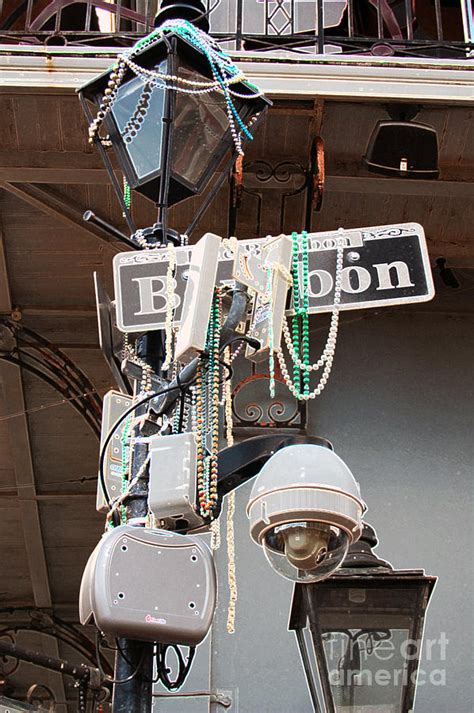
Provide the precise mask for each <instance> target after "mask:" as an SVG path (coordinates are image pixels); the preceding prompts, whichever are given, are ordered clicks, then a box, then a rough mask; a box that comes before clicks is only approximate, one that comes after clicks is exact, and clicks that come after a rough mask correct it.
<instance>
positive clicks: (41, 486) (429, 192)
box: [0, 90, 474, 710]
mask: <svg viewBox="0 0 474 713" xmlns="http://www.w3.org/2000/svg"><path fill="white" fill-rule="evenodd" d="M382 118H387V113H386V111H385V109H384V107H383V106H382V105H380V104H372V103H370V102H363V101H362V102H357V103H355V102H354V103H348V102H326V103H325V104H324V103H322V102H316V103H313V102H307V101H305V102H300V103H299V102H297V101H292V102H291V103H290V102H285V103H279V104H277V105H275V107H274V108H273V109H272V110H271V111H270V112H269V114H268V117H267V119H266V121H265V123H264V125H263V126H261V128H260V129H259V131H258V133H257V135H256V137H255V140H254V141H253V142H252V144H251V145H250V146H249V147H248V149H247V154H246V161H247V162H252V161H256V160H257V159H258V160H264V161H266V162H268V163H269V164H271V166H272V167H275V166H276V165H277V164H280V163H282V162H289V163H291V164H299V165H301V166H302V167H303V168H306V167H307V165H308V160H309V148H310V144H311V140H312V137H313V136H314V135H315V134H317V133H318V134H320V135H321V136H322V137H323V140H324V146H325V157H326V189H325V194H324V201H323V207H322V210H321V211H320V212H319V213H314V214H313V217H312V226H313V229H314V230H326V229H335V228H338V227H340V226H342V227H347V228H353V227H362V226H370V225H381V224H389V223H398V222H405V221H417V222H420V223H421V224H422V225H423V226H424V227H425V231H426V235H427V238H428V245H429V251H430V255H431V257H432V259H433V263H434V261H435V259H436V258H437V257H439V256H443V257H445V258H446V260H447V264H448V265H450V266H453V267H458V268H467V267H469V266H474V235H473V229H472V226H473V225H474V200H473V198H474V122H473V121H472V119H473V111H472V110H471V109H469V108H465V107H449V106H437V107H435V108H431V107H425V108H422V109H421V111H420V114H419V115H418V117H417V121H420V122H423V123H426V124H429V125H431V126H434V127H435V128H436V130H437V132H438V137H439V146H440V170H441V174H440V178H439V180H438V181H431V182H427V181H409V180H398V179H387V178H383V177H377V176H375V175H374V174H369V173H367V171H365V169H364V168H363V166H362V161H361V159H362V156H363V155H364V153H365V149H366V146H367V142H368V140H369V137H370V135H371V132H372V129H373V127H374V126H375V124H376V122H377V121H378V120H379V119H382ZM0 135H1V136H2V145H1V150H0V182H1V184H0V185H1V188H2V190H1V191H0V213H1V224H0V231H1V241H2V248H3V250H2V255H0V258H1V259H0V268H1V265H2V262H3V268H4V269H3V273H4V274H3V277H2V279H1V280H0V282H1V287H0V300H1V304H0V311H1V312H2V313H3V314H4V315H9V314H11V313H12V311H13V312H14V316H15V319H16V320H18V321H19V323H20V324H24V325H26V326H28V327H30V328H32V329H34V330H35V331H37V332H38V333H40V334H41V335H42V336H43V337H44V338H45V339H47V340H48V341H50V342H51V343H53V344H54V345H56V346H58V347H60V348H61V349H63V350H64V351H65V352H66V353H67V354H68V356H69V357H70V358H71V359H72V360H73V361H74V362H75V363H76V364H77V365H78V366H80V368H81V369H82V370H83V371H84V372H85V373H86V374H87V376H88V377H89V379H90V380H91V381H92V383H93V385H94V386H95V388H96V389H97V391H98V392H99V393H100V394H103V393H104V392H105V391H106V390H107V389H109V388H111V387H112V386H113V381H112V376H111V374H110V373H109V371H108V368H107V367H106V365H105V362H104V360H103V358H102V355H101V353H100V350H99V347H98V341H97V332H96V319H95V306H94V290H93V282H92V273H93V272H94V271H97V272H98V273H99V274H100V275H101V277H102V278H103V280H104V282H105V284H106V286H107V289H108V290H109V292H110V293H112V281H111V260H112V257H113V255H114V254H115V253H116V252H118V251H121V250H123V249H124V248H123V247H122V246H121V244H120V243H118V242H116V241H114V240H113V239H110V238H109V236H108V234H106V233H104V232H103V231H102V230H100V229H98V228H94V227H93V226H91V225H90V224H86V223H84V222H83V221H82V218H81V216H82V213H83V212H84V211H85V210H86V209H91V210H93V211H94V212H96V213H97V215H99V216H100V217H102V218H104V219H105V220H107V221H109V222H110V223H112V224H114V225H115V226H117V227H118V228H120V229H122V230H125V225H124V220H123V217H122V216H121V213H120V209H119V207H118V204H117V202H116V200H115V198H114V196H113V193H112V190H111V188H110V186H109V185H108V179H107V175H106V172H105V170H104V169H103V167H102V164H101V161H100V158H99V156H98V155H97V153H96V151H95V150H94V149H92V148H91V147H90V146H89V145H88V143H87V130H86V124H85V121H84V119H83V117H82V115H81V111H80V107H79V103H78V101H77V98H76V97H75V96H74V95H73V94H72V93H70V92H69V93H65V94H64V95H60V94H54V95H51V96H48V95H38V94H34V93H27V92H23V91H20V90H18V92H13V91H12V92H11V93H5V92H4V93H2V94H0ZM301 181H302V178H301V175H300V173H299V172H298V170H297V169H295V170H294V172H293V173H292V174H291V175H290V177H289V180H288V182H287V183H280V182H279V181H278V180H277V178H275V177H273V178H271V179H270V180H268V181H267V182H266V183H265V184H262V183H261V182H259V181H258V177H257V174H256V173H255V169H253V170H251V171H248V172H247V173H246V174H245V178H244V185H246V186H247V187H248V189H249V190H255V189H258V190H261V193H262V201H263V202H262V206H263V208H262V219H261V225H262V230H263V231H264V233H265V234H269V233H270V234H271V233H277V232H279V231H280V228H281V225H280V222H281V221H280V203H281V196H282V192H285V191H286V192H289V191H291V190H296V189H298V188H299V186H300V185H301ZM256 203H257V201H256V198H255V197H254V196H251V195H248V194H244V197H243V201H242V207H241V209H240V211H239V212H238V217H237V227H236V233H237V235H238V237H240V238H248V237H254V236H255V235H256V230H257V228H256V225H257V220H256ZM198 205H199V199H197V198H196V199H191V200H189V201H187V202H186V203H185V204H183V205H180V206H179V207H178V208H176V209H175V210H174V212H173V215H172V219H171V224H172V225H173V227H175V228H177V229H179V230H184V229H185V228H186V226H187V224H188V223H189V221H190V220H191V218H192V216H193V214H194V212H195V211H196V209H197V206H198ZM228 206H229V186H228V184H226V185H225V186H224V187H223V188H222V190H221V192H220V193H219V195H218V196H217V198H216V199H215V202H214V203H213V205H212V207H211V208H210V209H209V210H208V211H207V213H206V214H205V215H204V217H203V219H202V220H201V222H200V224H199V225H198V227H197V229H196V231H195V233H194V236H193V239H197V238H198V237H199V236H200V235H201V234H202V233H203V232H205V231H207V230H211V231H213V232H217V233H218V234H221V235H227V230H228ZM286 208H287V209H286V212H285V215H284V216H283V228H284V229H285V230H286V231H291V230H293V229H298V228H299V227H301V225H302V221H303V215H304V195H303V194H301V193H300V194H298V195H296V196H294V197H289V198H288V201H287V206H286ZM133 213H134V217H135V220H136V222H137V224H138V225H139V226H146V225H150V224H151V223H153V222H154V218H155V209H154V206H153V205H152V204H151V203H150V202H148V201H146V200H145V199H143V198H141V197H139V196H138V197H137V196H135V195H134V196H133ZM0 364H2V366H1V367H0V377H1V379H2V384H3V399H2V407H3V410H2V416H1V417H0V452H1V456H2V457H1V461H0V477H1V485H0V509H1V518H0V538H1V541H2V543H3V544H4V552H7V553H8V564H7V566H4V568H3V576H2V585H1V587H0V608H1V607H25V606H26V607H29V606H39V607H47V608H48V607H53V608H54V610H55V611H56V612H57V613H59V614H62V615H63V616H65V617H66V618H68V619H70V620H77V613H76V612H77V599H78V591H79V584H80V579H81V575H82V571H83V568H84V565H85V563H86V560H87V558H88V556H89V554H90V552H91V551H92V549H93V547H94V546H95V544H96V542H97V541H98V539H99V537H100V534H101V531H102V529H103V518H102V516H98V515H97V514H96V513H95V509H94V506H95V488H96V483H95V476H96V472H97V458H98V443H97V440H96V439H95V437H94V435H93V433H92V432H91V431H90V429H89V428H88V426H87V425H86V423H85V422H84V421H83V420H82V419H81V417H80V416H79V415H78V414H77V413H76V412H75V411H74V410H73V409H72V408H71V407H70V405H69V404H68V403H63V399H62V397H61V396H60V395H58V393H57V392H55V391H54V390H53V389H52V388H51V387H50V386H48V385H47V384H45V383H44V382H43V381H41V380H39V379H38V378H37V377H36V376H34V375H31V374H29V373H27V372H26V371H25V370H21V372H20V370H19V369H18V368H17V367H15V366H13V365H10V364H5V363H3V362H0ZM25 641H26V642H27V643H28V642H29V643H30V644H31V642H32V641H33V643H34V644H35V645H38V646H39V645H41V646H43V648H44V649H45V650H48V651H49V652H50V653H51V654H53V655H58V654H60V655H66V654H68V655H69V656H72V657H73V656H74V654H73V653H72V652H71V651H70V650H68V649H67V647H66V648H65V646H64V645H63V644H57V643H56V642H55V640H53V639H50V638H48V637H42V641H41V642H40V644H38V641H37V638H36V639H34V640H33V639H32V638H31V636H30V638H29V639H28V637H26V638H25ZM32 676H33V673H32V669H31V667H27V666H22V667H21V669H20V672H19V673H18V674H15V676H14V677H13V679H12V681H13V683H14V684H15V685H16V686H17V693H20V694H21V693H24V691H25V690H26V687H27V684H29V682H31V680H32ZM38 678H39V679H40V680H45V679H44V676H43V677H41V676H39V677H37V679H36V680H38ZM50 682H51V683H52V685H54V686H55V690H56V691H57V692H58V691H59V692H58V698H59V700H65V698H64V697H65V696H67V695H68V689H67V685H68V684H67V683H66V684H64V682H63V683H61V681H60V678H59V677H57V676H55V675H51V676H50ZM64 685H66V689H65V688H64ZM58 686H59V688H58ZM61 686H63V688H62V690H61ZM71 700H72V699H71ZM60 709H61V708H58V710H60ZM63 710H65V709H64V708H63ZM69 710H74V705H73V704H71V705H70V707H69Z"/></svg>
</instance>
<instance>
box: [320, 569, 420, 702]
mask: <svg viewBox="0 0 474 713" xmlns="http://www.w3.org/2000/svg"><path fill="white" fill-rule="evenodd" d="M418 605H419V588H418V587H414V586H408V587H406V586H395V588H389V587H386V586H385V587H380V586H379V587H377V586H373V585H372V586H367V587H364V586H362V584H360V585H359V586H355V587H350V586H347V585H346V586H342V587H341V583H338V585H336V587H335V588H330V587H327V588H324V589H323V588H321V589H320V590H319V591H318V592H317V596H316V607H317V611H318V618H319V625H320V631H321V636H322V640H323V651H324V654H325V657H326V663H327V668H328V673H329V681H330V685H331V691H332V696H333V700H334V704H335V708H336V711H337V713H400V712H401V711H402V710H403V701H404V699H405V693H406V689H407V687H411V686H414V685H415V684H416V679H415V677H416V668H417V667H416V665H414V663H416V659H417V657H418V654H419V650H418V649H419V642H417V641H413V640H412V637H413V636H414V633H413V632H414V626H415V622H416V620H417V617H419V616H420V612H419V609H418Z"/></svg>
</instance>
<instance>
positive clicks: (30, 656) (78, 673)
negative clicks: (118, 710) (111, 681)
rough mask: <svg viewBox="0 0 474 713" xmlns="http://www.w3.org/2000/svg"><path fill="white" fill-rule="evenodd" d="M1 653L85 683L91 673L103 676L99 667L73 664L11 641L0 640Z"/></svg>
mask: <svg viewBox="0 0 474 713" xmlns="http://www.w3.org/2000/svg"><path fill="white" fill-rule="evenodd" d="M0 654H1V655H2V656H11V657H12V658H15V659H18V661H27V662H28V663H32V664H35V665H36V666H41V667H42V668H47V669H49V670H50V671H57V672H58V673H61V674H65V675H66V676H72V678H74V679H76V681H82V682H83V683H84V684H85V683H87V682H88V681H89V679H90V678H91V677H92V676H91V674H93V675H94V676H95V677H96V678H101V675H100V673H99V670H98V669H94V668H92V667H90V666H85V665H84V664H80V665H79V666H76V665H75V664H71V663H69V662H68V661H65V660H64V659H57V658H53V657H52V656H46V655H45V654H43V653H40V652H39V651H30V650H29V649H24V648H22V647H21V646H17V645H16V644H12V643H11V642H9V641H2V640H0Z"/></svg>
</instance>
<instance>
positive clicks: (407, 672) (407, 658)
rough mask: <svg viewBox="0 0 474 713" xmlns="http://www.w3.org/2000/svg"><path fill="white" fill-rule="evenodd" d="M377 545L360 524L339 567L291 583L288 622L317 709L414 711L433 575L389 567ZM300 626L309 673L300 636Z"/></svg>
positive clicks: (342, 712)
mask: <svg viewBox="0 0 474 713" xmlns="http://www.w3.org/2000/svg"><path fill="white" fill-rule="evenodd" d="M376 544H377V537H376V535H375V532H374V530H373V529H372V528H371V527H370V526H369V525H364V532H363V535H362V537H361V539H360V540H359V541H358V542H356V543H355V544H354V545H352V546H351V547H350V549H349V553H348V555H347V557H346V560H345V562H344V564H343V566H342V567H341V568H340V570H339V571H338V572H336V573H335V574H334V575H333V576H332V577H330V578H329V579H326V580H323V581H321V582H317V583H315V584H311V585H300V584H297V585H296V586H295V590H294V595H293V603H292V610H291V617H290V625H289V628H290V629H291V630H294V631H295V633H296V635H297V639H298V645H299V647H300V652H301V655H302V660H303V664H304V667H305V673H306V677H307V681H308V686H309V689H310V693H311V697H312V700H313V704H314V708H315V710H316V711H319V710H320V709H321V708H322V710H326V711H327V713H375V712H377V713H409V711H412V709H413V705H414V698H415V691H416V678H417V672H418V664H419V654H420V650H421V640H422V636H423V623H424V618H425V613H426V608H427V605H428V601H429V599H430V596H431V593H432V591H433V587H434V585H435V583H436V577H429V576H427V575H425V573H424V572H423V570H401V571H397V570H394V569H393V567H392V566H391V565H390V564H388V563H387V562H384V561H383V560H381V559H379V558H378V557H377V556H376V555H375V554H374V553H373V552H372V547H375V545H376ZM307 624H309V629H310V633H311V640H312V645H313V650H314V655H315V660H316V662H317V669H318V670H317V671H316V675H315V674H314V672H313V670H312V667H311V663H310V657H309V655H308V649H307V644H306V638H305V636H304V629H305V627H306V625H307ZM319 691H320V692H321V693H319ZM321 695H322V698H323V700H324V707H323V706H321V700H320V696H321Z"/></svg>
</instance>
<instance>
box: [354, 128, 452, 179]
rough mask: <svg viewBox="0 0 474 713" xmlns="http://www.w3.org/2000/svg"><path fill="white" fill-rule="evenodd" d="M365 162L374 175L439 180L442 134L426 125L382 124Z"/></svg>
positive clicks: (376, 131) (370, 145)
mask: <svg viewBox="0 0 474 713" xmlns="http://www.w3.org/2000/svg"><path fill="white" fill-rule="evenodd" d="M363 160H364V164H365V165H366V166H367V168H368V169H369V171H373V172H374V173H384V174H386V175H388V176H399V177H401V178H424V179H433V178H438V175H439V169H438V135H437V133H436V131H435V129H433V128H432V127H431V126H427V125H426V124H417V123H416V122H409V121H379V122H378V124H377V126H376V127H375V129H374V131H373V134H372V136H371V138H370V141H369V145H368V147H367V151H366V155H365V156H364V159H363Z"/></svg>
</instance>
